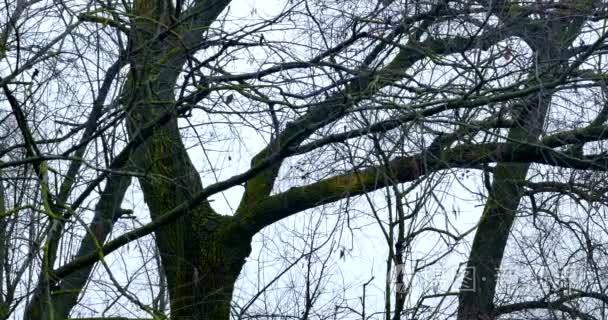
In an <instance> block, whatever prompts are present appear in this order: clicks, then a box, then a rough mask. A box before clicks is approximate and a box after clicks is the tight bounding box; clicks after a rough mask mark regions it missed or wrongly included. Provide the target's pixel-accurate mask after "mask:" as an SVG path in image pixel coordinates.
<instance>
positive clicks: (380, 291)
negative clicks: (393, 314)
mask: <svg viewBox="0 0 608 320" xmlns="http://www.w3.org/2000/svg"><path fill="white" fill-rule="evenodd" d="M285 5H286V4H285V1H246V0H235V1H232V3H231V5H230V8H229V9H230V10H229V13H228V17H227V19H226V23H225V25H224V26H223V30H234V29H238V28H239V27H240V25H241V24H243V25H246V24H249V23H255V22H257V21H258V20H259V19H260V17H262V18H270V17H273V16H275V15H277V14H279V13H280V12H281V10H283V9H284V7H285ZM264 35H265V38H266V39H267V40H268V41H272V40H285V39H290V35H289V31H282V30H280V31H276V32H272V33H270V32H266V33H265V34H264ZM304 40H305V39H304ZM263 54H264V53H260V55H263ZM303 54H305V56H304V57H303V58H304V59H306V58H309V55H310V53H307V52H303ZM262 57H263V56H262ZM270 58H271V59H272V58H273V57H270ZM275 58H276V57H275ZM245 59H246V57H243V58H242V60H237V61H236V62H235V64H234V65H236V67H235V70H234V72H239V71H240V72H244V71H251V70H247V69H250V68H252V69H253V70H256V66H255V65H250V64H247V63H244V60H245ZM262 61H263V60H262ZM239 65H240V66H243V69H245V70H239V67H238V66H239ZM237 99H238V97H237ZM243 101H245V100H243ZM189 120H190V121H191V122H192V123H196V122H197V121H200V122H204V121H209V119H207V118H200V114H198V115H197V114H196V113H194V117H193V118H190V119H189ZM180 123H181V125H182V126H187V125H188V123H187V122H186V121H180ZM232 130H234V128H228V127H227V126H225V125H224V126H222V125H215V126H214V128H213V129H211V130H204V129H203V128H201V129H200V131H199V134H201V135H203V136H204V137H205V138H211V139H210V140H216V142H213V141H211V143H207V142H206V143H205V144H204V148H205V152H203V149H202V148H201V147H200V144H199V143H198V141H197V140H195V139H190V140H187V142H186V144H187V146H192V148H191V149H189V153H190V155H191V157H192V160H193V163H194V165H195V166H196V167H197V169H199V171H201V172H205V173H206V174H202V175H201V177H202V179H203V184H204V185H209V184H211V183H214V182H216V178H217V179H218V180H223V179H226V178H229V177H231V176H233V175H234V174H237V173H240V172H243V171H244V170H246V169H248V168H249V161H250V159H251V157H252V156H253V155H255V154H256V153H257V152H258V151H259V150H261V148H263V146H265V144H266V142H267V141H268V139H269V136H267V135H266V136H265V135H262V134H260V132H259V131H256V130H254V129H252V128H249V127H245V126H240V127H238V131H239V132H238V133H239V134H238V139H236V138H235V134H234V132H232ZM213 135H215V136H213ZM223 138H226V139H223ZM207 159H209V160H207ZM229 159H230V160H229ZM209 163H211V164H213V167H214V171H215V173H214V174H209V172H210V168H209ZM313 165H314V163H313ZM289 167H290V166H289V163H286V165H284V166H283V168H282V172H284V173H285V171H286V170H287V171H289ZM449 180H452V181H451V182H450V185H449V186H446V187H445V188H446V189H447V190H446V192H448V193H449V194H452V195H458V197H457V199H454V198H453V197H451V196H450V195H446V196H445V197H444V198H442V199H440V200H441V204H442V205H443V206H444V207H445V208H447V209H448V210H454V211H456V212H458V213H459V215H458V224H459V225H461V227H462V230H461V231H463V230H466V229H469V228H470V227H471V226H472V225H474V224H475V223H476V221H477V219H478V217H479V214H480V212H481V208H482V207H479V206H478V204H479V202H478V201H475V196H474V195H472V194H471V193H469V192H468V191H467V190H465V187H466V186H468V187H469V188H474V189H475V190H476V191H479V190H477V189H479V186H480V185H482V184H481V183H480V180H479V178H478V177H475V176H474V175H473V176H472V177H470V178H468V179H463V180H462V181H461V182H456V183H454V182H455V180H454V178H451V179H449ZM287 183H288V184H289V182H287ZM460 183H464V185H460ZM135 185H136V184H135ZM282 185H285V184H284V183H283V184H282ZM130 190H131V191H130V193H128V194H129V195H128V196H127V198H126V200H125V205H124V206H123V207H125V208H131V207H132V208H135V209H136V214H137V217H138V222H137V223H145V222H147V221H149V218H148V216H147V209H146V208H145V204H144V203H143V200H142V197H141V194H140V192H139V191H137V188H134V187H133V186H132V187H131V188H130ZM242 191H243V188H242V187H240V186H237V187H233V188H231V189H229V190H227V191H225V192H223V193H221V194H217V195H215V196H213V197H211V200H212V206H213V207H214V208H215V209H216V210H217V211H218V212H220V213H222V214H231V213H232V212H233V210H234V209H235V208H236V206H237V205H238V202H239V201H240V197H241V194H242ZM371 199H372V200H373V201H374V202H375V203H376V206H377V207H378V208H383V207H385V206H386V204H385V203H386V201H385V199H384V195H383V194H382V192H375V193H373V194H371ZM432 202H434V201H431V202H430V205H428V208H425V209H423V210H427V211H429V215H431V214H433V213H434V211H435V210H439V208H437V205H436V204H433V203H432ZM423 212H424V211H423ZM380 214H381V215H384V217H383V220H384V221H386V216H385V215H386V210H380ZM351 216H352V217H351ZM353 217H354V218H353ZM347 219H348V220H349V221H348V223H347V222H346V220H347ZM437 220H438V222H439V221H440V220H441V219H440V218H438V219H437ZM439 224H440V225H441V224H444V223H443V222H439ZM129 225H130V223H127V225H125V227H126V228H132V227H131V226H129ZM317 226H318V227H317ZM336 226H337V229H338V230H339V231H336V234H340V236H332V238H331V240H330V241H329V242H328V241H327V239H326V238H325V237H323V234H324V233H327V232H330V231H331V230H332V229H334V228H336ZM314 227H317V228H319V230H320V231H321V232H318V235H317V236H316V237H317V239H315V245H319V244H320V243H324V242H325V245H324V246H323V247H322V249H321V250H320V252H319V254H318V258H319V259H322V258H325V257H326V256H327V254H328V253H327V250H329V248H332V247H333V248H334V249H333V252H332V253H329V255H330V256H329V261H328V263H327V265H328V266H329V267H328V270H326V271H325V274H324V275H323V282H322V283H323V284H322V286H321V291H322V292H323V294H322V295H321V296H320V298H319V300H318V302H317V305H318V306H319V311H321V312H331V311H333V309H334V308H335V305H340V306H341V307H347V306H348V307H350V308H353V309H355V310H358V311H361V301H360V297H361V295H362V290H363V284H365V283H367V282H368V281H369V280H370V279H371V278H372V277H373V280H372V282H371V283H370V284H369V286H368V287H367V294H366V295H367V299H366V309H367V313H368V314H372V313H374V312H382V310H383V307H384V286H385V281H386V259H387V254H388V248H387V245H386V241H385V240H384V238H383V236H382V233H381V231H380V229H379V227H378V225H377V223H376V221H375V219H374V218H373V216H372V213H371V209H370V208H369V205H368V203H367V201H366V200H365V199H364V198H358V199H356V200H354V201H351V203H350V204H349V205H348V207H347V208H346V207H344V204H343V203H341V204H340V203H337V204H332V205H327V206H324V207H323V208H317V209H313V210H308V211H306V212H303V213H300V214H298V215H296V216H293V217H290V218H288V219H285V220H283V221H281V222H279V223H276V224H274V225H272V226H270V227H268V228H266V229H264V230H263V231H262V232H260V233H259V234H258V235H256V236H255V237H254V241H253V250H252V253H251V255H250V257H249V258H248V259H247V263H246V265H245V267H244V270H243V272H242V274H241V278H240V279H239V281H238V282H237V284H236V290H235V295H234V299H235V302H236V303H237V304H239V305H243V304H245V303H247V302H248V301H249V300H250V299H251V298H252V297H253V296H254V295H255V294H256V293H257V291H258V290H259V289H260V288H263V287H264V286H266V285H267V284H268V282H269V281H271V280H272V279H274V278H275V277H276V276H277V274H278V273H279V272H283V270H284V269H285V268H287V267H288V266H289V265H291V264H292V262H294V261H295V260H296V259H297V258H299V257H300V256H301V254H302V252H303V251H304V250H307V249H308V247H307V246H308V245H309V243H307V242H309V241H310V236H311V231H310V230H311V228H314ZM348 227H350V229H349V228H348ZM120 229H122V228H117V229H116V230H117V231H116V232H114V234H115V235H118V234H119V232H118V230H120ZM123 230H124V229H123ZM302 238H303V239H302ZM146 239H147V240H146V241H149V240H150V238H149V237H147V238H146ZM436 241H437V239H436V237H420V239H419V240H417V241H416V246H415V248H414V249H415V250H414V251H413V252H412V255H414V256H418V257H420V258H424V257H426V255H427V254H428V252H429V251H431V250H432V248H434V247H435V246H437V245H438V244H437V242H436ZM140 242H145V241H144V240H143V239H142V240H140ZM144 247H149V244H147V245H144ZM340 251H344V257H343V258H340ZM456 251H457V252H458V251H459V252H466V250H465V249H464V248H461V249H460V250H456ZM142 255H143V256H147V257H150V256H151V252H149V251H148V252H146V251H139V250H137V249H136V247H135V246H130V248H128V249H127V248H125V249H122V250H119V251H118V252H117V253H114V254H112V255H110V257H109V258H108V260H109V261H112V260H113V259H112V258H113V257H120V259H117V260H115V261H114V262H112V263H110V264H111V265H112V270H113V272H114V273H115V276H116V277H117V278H118V279H121V280H122V281H123V284H127V283H130V288H132V290H133V291H132V292H133V293H136V296H137V297H139V298H140V299H142V301H148V300H149V297H150V292H149V291H148V290H147V289H146V284H147V283H148V278H147V275H146V274H145V273H144V272H143V271H144V270H145V268H149V269H152V270H153V269H155V268H156V266H155V264H154V262H153V261H152V260H148V261H147V263H144V264H142ZM426 258H428V257H426ZM465 258H466V255H459V256H458V255H456V256H454V258H452V259H446V260H445V261H444V262H442V263H441V264H440V265H438V266H437V267H438V268H435V269H434V270H439V268H441V270H442V271H445V270H449V271H450V272H452V273H454V272H455V270H456V268H457V265H458V263H459V262H462V261H464V259H465ZM123 260H125V261H123ZM144 260H145V259H144ZM446 261H451V262H446ZM319 262H320V261H317V263H319ZM446 263H447V264H451V265H450V266H448V265H446ZM97 270H98V272H97V277H96V278H97V279H96V280H99V279H101V278H104V276H103V274H104V273H105V271H99V270H100V268H99V267H97ZM316 271H317V273H316V274H313V275H312V278H313V280H314V278H317V280H318V276H319V273H318V272H319V270H318V269H317V270H316ZM305 272H306V259H302V260H301V261H300V262H299V263H297V264H296V265H295V266H293V267H292V268H291V269H290V271H289V272H286V273H285V274H283V275H282V277H281V280H280V281H277V282H276V283H275V284H274V285H273V286H272V287H270V289H269V290H267V294H265V295H263V296H262V297H260V300H265V303H266V306H265V308H266V309H267V312H270V313H275V314H281V313H290V312H293V308H295V307H294V304H300V308H302V305H303V289H302V288H303V281H304V277H305ZM445 275H446V274H445V273H444V276H445ZM427 276H428V275H427ZM452 277H453V275H449V276H446V277H444V279H451V278H452ZM416 281H422V280H416ZM444 285H447V284H444ZM458 286H459V283H456V284H455V285H454V288H458ZM111 287H112V286H111V284H108V285H103V286H100V285H98V284H97V281H94V282H93V283H92V284H91V287H90V288H89V290H86V293H85V296H84V297H83V305H84V306H87V307H86V308H84V307H81V308H77V310H75V312H74V313H73V315H74V316H77V315H78V316H87V315H90V316H94V315H97V316H98V315H100V314H104V313H103V311H104V310H103V308H105V306H107V302H108V301H109V300H110V301H111V297H113V296H115V293H113V292H112V291H113V290H112V289H111ZM137 288H139V289H137ZM110 290H112V291H110ZM393 290H394V288H393ZM146 292H147V293H146ZM414 296H416V295H414ZM95 302H98V306H97V307H95V305H96V303H95ZM412 303H415V301H412ZM91 307H93V309H92V310H91V309H89V308H91ZM261 307H262V306H261V305H260V304H259V303H258V304H254V305H253V306H252V307H251V308H250V309H249V312H252V311H254V310H255V309H256V308H261ZM133 310H136V308H133V307H132V306H131V304H130V303H129V302H128V301H126V299H124V298H122V299H120V301H119V302H118V303H116V304H115V305H114V306H113V307H112V308H111V309H110V310H106V313H105V314H104V315H106V316H110V315H125V314H127V315H128V314H129V313H131V312H132V311H133ZM137 314H139V315H141V313H139V312H138V313H137ZM132 316H136V314H133V315H132ZM351 317H358V316H356V315H355V314H352V313H351V314H350V317H348V318H351ZM374 318H381V315H376V317H374Z"/></svg>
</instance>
